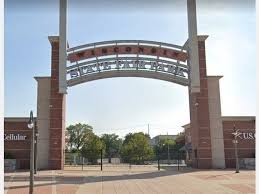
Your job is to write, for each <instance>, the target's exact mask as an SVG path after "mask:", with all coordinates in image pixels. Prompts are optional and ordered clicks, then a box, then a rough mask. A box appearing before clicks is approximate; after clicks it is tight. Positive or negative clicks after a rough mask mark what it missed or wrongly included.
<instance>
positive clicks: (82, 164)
mask: <svg viewBox="0 0 259 194" xmlns="http://www.w3.org/2000/svg"><path fill="white" fill-rule="evenodd" d="M84 159H85V158H84V157H82V170H84Z"/></svg>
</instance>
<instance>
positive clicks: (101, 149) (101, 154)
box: [101, 149, 103, 171]
mask: <svg viewBox="0 0 259 194" xmlns="http://www.w3.org/2000/svg"><path fill="white" fill-rule="evenodd" d="M101 171H103V149H101Z"/></svg>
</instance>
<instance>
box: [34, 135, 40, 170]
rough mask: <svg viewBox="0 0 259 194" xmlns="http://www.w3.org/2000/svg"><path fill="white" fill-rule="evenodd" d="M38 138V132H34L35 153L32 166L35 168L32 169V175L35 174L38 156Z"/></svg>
mask: <svg viewBox="0 0 259 194" xmlns="http://www.w3.org/2000/svg"><path fill="white" fill-rule="evenodd" d="M38 136H39V133H38V132H36V133H35V150H34V153H35V155H34V157H35V158H34V166H35V168H34V174H37V166H38V165H37V155H38V152H37V150H38Z"/></svg>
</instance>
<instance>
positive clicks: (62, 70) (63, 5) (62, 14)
mask: <svg viewBox="0 0 259 194" xmlns="http://www.w3.org/2000/svg"><path fill="white" fill-rule="evenodd" d="M66 64H67V0H60V1H59V93H62V94H66V93H67V80H66V75H67V72H66Z"/></svg>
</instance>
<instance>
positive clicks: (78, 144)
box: [66, 123, 94, 152]
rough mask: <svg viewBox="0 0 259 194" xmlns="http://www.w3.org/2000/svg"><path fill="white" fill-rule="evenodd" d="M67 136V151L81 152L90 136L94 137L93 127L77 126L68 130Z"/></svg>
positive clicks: (72, 126)
mask: <svg viewBox="0 0 259 194" xmlns="http://www.w3.org/2000/svg"><path fill="white" fill-rule="evenodd" d="M66 130H67V131H66V136H67V145H66V147H67V150H68V151H73V152H80V150H81V149H82V147H83V145H84V142H85V141H87V140H88V139H89V136H91V135H93V134H94V133H93V127H92V126H90V125H87V124H81V123H78V124H75V125H70V126H68V127H67V128H66Z"/></svg>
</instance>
